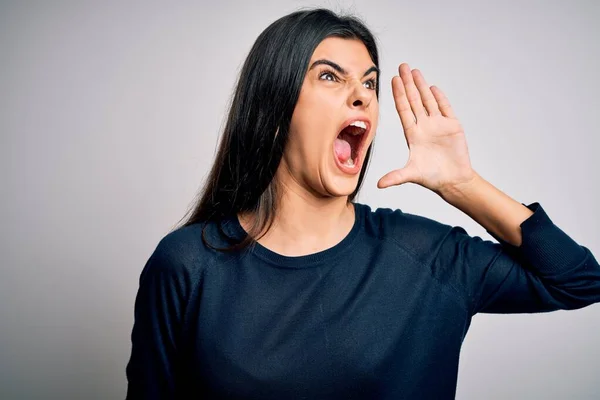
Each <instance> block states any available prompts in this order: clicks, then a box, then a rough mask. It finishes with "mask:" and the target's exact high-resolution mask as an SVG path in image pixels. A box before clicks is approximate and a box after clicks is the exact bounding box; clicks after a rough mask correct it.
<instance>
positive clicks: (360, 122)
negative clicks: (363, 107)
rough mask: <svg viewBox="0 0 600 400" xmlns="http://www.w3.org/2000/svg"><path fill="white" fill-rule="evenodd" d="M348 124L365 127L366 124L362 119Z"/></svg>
mask: <svg viewBox="0 0 600 400" xmlns="http://www.w3.org/2000/svg"><path fill="white" fill-rule="evenodd" d="M350 126H357V127H359V128H363V129H367V124H366V123H365V122H364V121H354V122H352V123H351V124H350Z"/></svg>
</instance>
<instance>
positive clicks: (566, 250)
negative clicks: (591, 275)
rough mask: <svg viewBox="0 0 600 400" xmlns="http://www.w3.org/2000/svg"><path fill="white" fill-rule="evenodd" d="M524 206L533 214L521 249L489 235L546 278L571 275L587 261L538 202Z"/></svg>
mask: <svg viewBox="0 0 600 400" xmlns="http://www.w3.org/2000/svg"><path fill="white" fill-rule="evenodd" d="M521 204H523V205H524V206H525V207H527V208H529V209H530V210H531V211H533V214H532V215H531V216H529V218H527V219H526V220H525V221H523V222H522V223H521V225H520V227H521V234H522V242H521V245H520V246H513V245H512V244H510V243H508V242H505V241H504V240H502V239H500V238H499V237H496V235H494V234H493V233H492V232H490V231H487V232H488V233H489V234H490V235H491V236H492V237H493V238H494V239H496V240H497V241H498V243H500V244H501V245H502V246H503V247H504V248H505V249H506V251H507V252H509V253H510V254H512V255H514V256H516V257H517V258H519V259H520V260H522V261H525V262H526V263H527V264H528V266H530V267H532V268H533V269H534V270H536V271H538V272H539V273H540V275H541V276H543V277H550V276H556V275H560V274H561V273H563V272H568V271H569V270H571V269H572V268H574V267H576V266H577V265H579V264H580V263H581V262H582V261H583V260H584V259H585V257H586V253H585V250H584V249H583V248H582V247H581V246H580V245H579V244H577V243H576V242H575V241H574V240H573V239H571V237H569V236H568V235H567V234H566V233H565V232H563V231H562V230H561V229H560V228H559V227H558V226H556V225H555V224H554V223H553V222H552V220H551V219H550V217H548V215H547V214H546V212H545V211H544V209H543V208H542V206H541V205H540V204H539V203H538V202H535V203H531V204H529V205H526V204H524V203H521Z"/></svg>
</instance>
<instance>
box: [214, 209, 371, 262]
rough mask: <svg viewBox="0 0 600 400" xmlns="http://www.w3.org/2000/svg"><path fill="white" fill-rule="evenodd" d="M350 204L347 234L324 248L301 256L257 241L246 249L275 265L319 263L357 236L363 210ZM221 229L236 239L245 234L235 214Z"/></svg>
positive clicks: (332, 257) (344, 248)
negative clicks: (350, 224)
mask: <svg viewBox="0 0 600 400" xmlns="http://www.w3.org/2000/svg"><path fill="white" fill-rule="evenodd" d="M352 205H353V207H354V224H353V225H352V229H350V232H348V234H347V235H346V236H345V237H344V238H343V239H342V240H341V241H339V242H338V243H336V244H335V245H333V246H331V247H329V248H327V249H325V250H321V251H318V252H316V253H311V254H306V255H302V256H285V255H282V254H279V253H277V252H275V251H272V250H270V249H268V248H266V247H265V246H263V245H262V244H260V243H258V242H255V243H254V244H253V245H251V246H250V247H249V248H248V249H247V251H248V252H249V253H251V254H252V255H254V256H256V257H259V258H260V259H262V260H263V261H266V262H268V263H270V264H273V265H275V266H277V267H283V268H295V269H299V268H308V267H314V266H318V265H321V264H323V263H324V262H326V261H328V260H331V259H334V258H336V257H339V255H340V254H341V253H343V252H344V251H345V250H347V249H348V248H349V247H350V246H351V245H352V243H353V242H354V240H355V239H356V237H357V236H358V233H359V231H360V228H361V226H362V224H363V212H362V211H363V210H362V207H360V204H358V203H354V202H352ZM223 229H224V230H225V231H227V233H228V234H230V235H232V236H233V237H234V238H236V239H242V238H244V237H245V236H246V235H247V233H246V231H245V230H244V228H243V227H242V225H241V224H240V221H239V219H238V217H237V215H233V216H232V217H230V218H228V219H227V220H226V221H225V224H224V226H223Z"/></svg>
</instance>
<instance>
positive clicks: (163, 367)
mask: <svg viewBox="0 0 600 400" xmlns="http://www.w3.org/2000/svg"><path fill="white" fill-rule="evenodd" d="M164 242H165V240H164V239H163V241H162V242H161V243H159V245H158V246H157V248H156V249H155V251H154V252H153V253H152V255H151V256H150V258H149V259H148V261H147V262H146V264H145V266H144V268H143V270H142V272H141V275H140V280H139V288H138V292H137V295H136V299H135V306H134V324H133V329H132V333H131V343H132V350H131V356H130V359H129V362H128V364H127V367H126V375H127V381H128V386H127V399H130V400H133V399H144V400H149V399H173V398H176V397H177V396H176V383H177V378H178V372H177V367H178V359H179V355H178V352H181V350H180V348H179V347H180V345H179V344H180V336H181V326H182V320H183V313H184V305H185V301H186V300H185V298H186V296H187V287H188V285H187V282H188V279H187V276H186V273H185V268H184V267H183V263H182V262H181V260H180V257H179V256H178V253H177V251H174V250H173V249H172V248H171V247H169V246H167V245H165V243H164Z"/></svg>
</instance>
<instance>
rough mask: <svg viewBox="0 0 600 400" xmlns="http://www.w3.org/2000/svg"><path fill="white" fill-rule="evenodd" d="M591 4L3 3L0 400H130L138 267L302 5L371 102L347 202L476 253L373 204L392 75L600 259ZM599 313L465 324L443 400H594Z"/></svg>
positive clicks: (398, 162) (411, 188)
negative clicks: (332, 27) (326, 24)
mask: <svg viewBox="0 0 600 400" xmlns="http://www.w3.org/2000/svg"><path fill="white" fill-rule="evenodd" d="M599 4H600V3H598V2H594V1H523V0H521V1H502V2H500V1H496V2H491V1H485V2H484V1H471V2H467V1H452V2H450V1H399V0H394V1H392V0H390V1H385V0H369V1H366V0H365V1H355V2H351V3H350V2H348V3H343V2H331V1H329V2H321V3H319V2H301V1H287V2H286V1H274V0H273V1H261V2H248V1H241V0H240V1H219V2H217V1H213V2H206V3H204V2H199V1H198V2H192V1H178V2H169V3H167V2H164V3H158V2H154V3H149V2H127V3H125V2H121V1H111V2H82V1H78V2H75V1H72V2H66V1H64V2H61V1H54V2H49V1H48V2H43V1H40V2H33V1H13V2H8V3H7V2H1V3H0V59H1V62H0V133H1V142H0V167H1V168H0V171H1V174H2V175H1V176H2V181H1V182H2V184H1V186H0V187H1V188H2V196H1V197H0V198H1V200H0V201H1V205H2V207H0V213H1V214H0V221H1V223H0V226H1V227H2V228H1V229H0V232H1V235H2V236H1V240H0V243H1V244H0V246H1V247H0V255H1V260H2V262H1V264H0V268H1V270H0V272H1V276H0V397H1V398H2V399H50V398H52V399H54V398H56V399H59V398H60V399H71V398H73V399H75V398H81V399H83V398H85V399H116V398H124V397H125V391H126V379H125V365H126V363H127V361H128V359H129V354H130V349H131V342H130V333H131V328H132V324H133V304H134V298H135V295H136V291H137V287H138V279H139V274H140V272H141V269H142V267H143V265H144V263H145V261H146V260H147V258H148V257H149V255H150V253H151V252H152V251H153V250H154V247H155V246H156V244H157V243H158V241H159V240H160V239H161V238H162V237H163V236H164V235H165V234H166V233H167V232H168V231H169V230H170V229H171V227H172V226H174V225H175V224H176V223H177V222H178V221H179V219H180V218H181V217H182V216H183V214H184V213H185V211H186V209H187V207H188V206H189V205H191V203H192V200H193V198H194V195H195V194H196V192H197V190H198V188H199V187H200V186H201V183H202V181H203V179H204V177H205V175H206V173H207V172H208V169H209V167H210V165H211V162H212V159H213V157H214V153H215V148H216V144H217V139H218V137H219V132H220V129H221V128H222V126H223V125H222V124H223V120H224V115H225V113H226V107H227V104H228V99H229V96H230V94H231V91H232V90H233V85H234V82H235V79H236V76H237V73H238V72H239V68H240V67H241V64H242V62H243V60H244V58H245V56H246V54H247V52H248V50H249V49H250V47H251V46H252V43H253V42H254V40H255V39H256V37H257V36H258V35H259V33H260V32H261V31H262V30H263V29H264V28H266V27H267V26H268V25H269V24H270V23H271V22H273V21H274V20H275V19H277V18H279V17H281V16H283V15H285V14H287V13H289V12H292V11H295V10H296V9H298V8H299V7H303V6H325V7H328V8H332V9H334V10H335V11H340V10H341V11H349V12H352V13H355V14H356V15H358V16H360V17H362V18H363V19H364V20H365V21H366V23H367V25H368V26H369V27H370V28H371V29H372V30H373V32H374V33H375V35H376V36H377V37H378V39H379V44H380V54H381V69H382V72H383V75H382V92H381V98H380V103H381V115H380V123H379V129H378V134H377V138H376V140H375V150H374V156H373V158H372V163H371V165H370V169H369V173H368V175H367V179H366V181H365V183H364V186H363V191H362V193H361V195H360V196H359V198H358V201H359V202H362V203H367V204H369V205H371V206H372V207H373V208H376V207H380V206H383V207H393V208H401V209H402V210H404V211H406V212H410V213H416V214H421V215H425V216H427V217H430V218H433V219H437V220H439V221H441V222H444V223H448V224H455V225H461V226H463V227H464V228H465V229H467V231H468V232H469V233H470V234H471V235H474V236H475V235H477V236H481V237H484V238H486V239H489V238H490V237H489V235H488V234H487V233H486V232H485V230H484V229H483V228H482V227H480V226H478V225H477V224H476V223H475V222H474V221H472V220H471V219H470V218H469V217H468V216H466V215H465V214H463V213H462V212H460V211H459V210H457V209H454V208H453V207H452V206H450V205H449V204H446V203H445V202H444V201H443V200H442V199H441V198H439V197H438V196H437V195H435V194H434V193H432V192H429V191H428V190H427V189H424V188H422V187H420V186H418V185H413V184H407V185H403V186H401V187H393V188H390V189H386V190H379V189H377V188H376V186H375V184H376V182H377V180H378V179H379V178H380V177H381V176H382V175H383V174H384V173H386V172H388V171H390V170H392V169H395V168H399V167H402V166H403V165H404V163H405V161H406V159H407V155H408V149H407V148H406V144H405V141H404V138H403V134H402V130H401V126H400V122H399V118H398V116H397V114H396V113H395V109H394V105H393V101H392V97H391V90H390V80H391V77H392V76H393V75H394V74H396V73H397V66H398V65H399V64H400V63H401V62H408V63H409V64H410V66H411V67H413V68H419V69H421V71H422V72H423V74H424V76H425V78H426V79H427V81H428V82H429V84H430V85H432V84H435V85H438V86H439V87H440V88H441V89H442V90H444V92H445V93H446V95H447V96H448V97H449V99H450V101H451V103H452V104H453V106H454V109H455V112H456V114H457V116H458V117H459V119H460V120H461V122H462V124H463V126H464V127H465V130H466V135H467V141H468V144H469V150H470V153H471V158H472V162H473V166H474V167H475V169H476V170H477V171H478V172H479V173H480V174H481V175H482V176H483V177H484V178H485V179H487V180H488V181H490V182H492V183H493V184H494V185H496V186H497V187H499V188H500V189H501V190H503V191H505V192H506V193H508V194H509V195H510V196H512V197H513V198H515V199H516V200H518V201H520V202H523V203H526V204H529V203H531V202H534V201H538V202H540V203H541V204H542V206H543V207H544V209H545V210H546V212H547V213H548V215H549V216H550V217H551V218H552V220H553V221H554V222H555V223H556V224H557V225H558V226H559V227H561V228H562V229H563V230H564V231H565V232H567V233H568V234H569V235H570V236H571V237H572V238H573V239H575V240H576V241H578V242H579V243H580V244H582V245H584V246H586V247H588V248H589V249H590V250H591V251H592V252H593V253H594V254H595V255H596V257H597V258H599V256H600V225H599V224H598V222H599V221H600V211H598V204H599V203H600V195H599V185H600V179H599V178H598V172H599V171H600V160H599V157H598V147H599V145H600V139H599V134H600V132H599V129H598V124H599V122H600V120H599V119H598V118H599V115H600V114H599V112H598V110H599V109H600V79H599V78H598V71H599V70H600V61H599V60H600V46H599V45H598V41H599V39H600V31H599V24H598V20H599V19H600V5H599ZM599 332H600V305H592V306H589V307H586V308H584V309H581V310H577V311H568V312H567V311H557V312H553V313H549V314H519V315H483V314H480V315H476V316H475V317H474V319H473V324H472V326H471V329H470V331H469V333H468V335H467V337H466V340H465V343H464V346H463V352H462V355H461V360H460V371H459V382H458V392H457V398H459V399H509V398H510V399H566V398H569V399H592V398H598V396H600V380H599V379H598V376H599V375H598V371H600V334H599Z"/></svg>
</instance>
